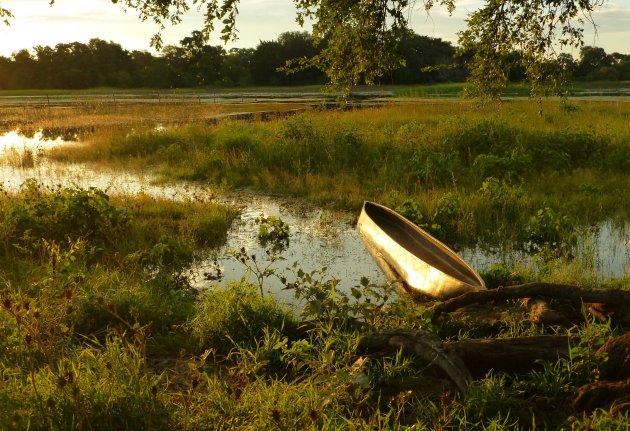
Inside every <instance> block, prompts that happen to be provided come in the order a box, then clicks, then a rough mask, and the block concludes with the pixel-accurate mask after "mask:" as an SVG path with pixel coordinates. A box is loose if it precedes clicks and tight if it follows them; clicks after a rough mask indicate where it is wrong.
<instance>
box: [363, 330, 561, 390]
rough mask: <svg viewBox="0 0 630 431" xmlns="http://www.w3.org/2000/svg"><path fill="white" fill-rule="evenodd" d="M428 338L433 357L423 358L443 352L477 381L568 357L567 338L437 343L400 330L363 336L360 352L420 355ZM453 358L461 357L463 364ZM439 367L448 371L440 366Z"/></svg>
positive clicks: (549, 337)
mask: <svg viewBox="0 0 630 431" xmlns="http://www.w3.org/2000/svg"><path fill="white" fill-rule="evenodd" d="M428 338H430V339H431V340H432V341H431V346H430V349H431V352H433V353H431V354H432V355H433V356H431V357H429V356H427V354H426V353H424V355H423V356H422V357H423V358H425V359H429V358H433V359H432V360H433V361H435V358H436V357H437V356H438V355H437V354H436V353H435V352H440V353H441V354H443V355H444V356H445V357H447V358H449V366H450V367H454V366H459V367H465V368H466V372H465V373H463V374H464V375H466V374H469V375H472V376H473V377H475V378H478V377H483V376H485V375H486V374H487V373H488V372H489V371H491V370H495V371H506V372H512V373H521V372H526V371H528V370H530V369H532V368H534V367H535V365H536V361H538V360H545V361H556V360H558V358H561V357H566V356H568V349H569V342H570V339H569V337H567V336H561V335H541V336H538V337H522V338H503V339H487V340H461V341H454V342H451V343H442V342H439V343H438V342H437V341H436V339H437V337H435V335H432V334H427V333H424V332H421V331H411V330H399V331H388V332H382V333H377V334H372V335H369V336H367V337H364V338H363V339H361V342H360V343H359V353H361V354H368V355H373V356H389V355H394V354H396V352H397V351H398V350H400V349H402V350H403V352H404V353H407V354H416V355H418V353H419V352H426V350H427V342H426V340H427V339H428ZM437 340H439V339H437ZM453 358H459V360H460V361H457V360H455V359H453ZM436 365H438V366H439V367H440V368H442V369H445V367H444V366H441V365H440V364H439V363H436ZM445 371H447V370H445ZM447 374H449V375H450V372H449V371H447ZM463 380H469V379H463ZM460 386H461V385H460Z"/></svg>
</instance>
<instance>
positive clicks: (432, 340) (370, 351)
mask: <svg viewBox="0 0 630 431" xmlns="http://www.w3.org/2000/svg"><path fill="white" fill-rule="evenodd" d="M401 349H402V351H403V353H406V354H413V355H416V356H418V357H420V358H421V359H423V360H424V361H425V362H426V363H428V364H429V365H432V366H436V367H437V368H439V369H441V370H442V371H443V372H444V373H445V374H446V375H447V376H448V377H449V378H450V379H451V381H453V383H455V385H456V386H457V389H458V390H459V392H460V394H462V395H463V396H465V395H466V391H467V390H468V385H469V384H470V383H471V382H472V376H471V374H470V372H469V371H468V367H467V366H466V364H464V363H463V362H462V360H461V359H460V358H459V357H458V356H457V355H455V354H453V353H450V352H448V351H445V350H444V345H443V343H442V340H440V338H439V337H437V336H436V335H434V334H429V333H427V332H422V331H414V330H404V329H402V330H396V331H387V332H380V333H375V334H371V335H369V336H367V337H364V338H362V339H361V340H360V341H359V346H358V348H357V352H358V353H360V354H364V355H370V356H394V355H395V354H396V353H397V352H398V351H399V350H401Z"/></svg>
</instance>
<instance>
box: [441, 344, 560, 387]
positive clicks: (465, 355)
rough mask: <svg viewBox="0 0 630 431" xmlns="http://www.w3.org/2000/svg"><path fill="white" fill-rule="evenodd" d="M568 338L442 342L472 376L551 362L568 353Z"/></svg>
mask: <svg viewBox="0 0 630 431" xmlns="http://www.w3.org/2000/svg"><path fill="white" fill-rule="evenodd" d="M570 341H571V340H570V338H569V337H567V336H563V335H541V336H537V337H521V338H496V339H486V340H476V339H472V340H461V341H454V342H451V343H445V344H444V349H445V350H446V351H447V352H452V353H453V354H455V355H457V356H459V357H460V358H461V360H462V361H463V362H464V363H465V364H466V366H467V367H468V369H469V370H470V373H471V374H472V376H473V377H475V378H481V377H484V376H485V375H486V374H487V373H488V372H489V371H492V370H494V371H505V372H509V373H524V372H527V371H529V370H531V369H533V368H535V367H536V361H539V360H543V361H548V362H555V361H557V360H558V359H559V358H564V357H567V356H568V355H569V343H570Z"/></svg>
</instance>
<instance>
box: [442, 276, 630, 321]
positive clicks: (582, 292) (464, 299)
mask: <svg viewBox="0 0 630 431" xmlns="http://www.w3.org/2000/svg"><path fill="white" fill-rule="evenodd" d="M531 297H543V298H562V299H568V300H571V301H574V302H582V303H604V304H613V305H628V304H630V291H627V290H619V289H581V288H579V287H576V286H571V285H566V284H552V283H527V284H521V285H515V286H509V287H499V288H497V289H492V290H480V291H475V292H468V293H465V294H463V295H460V296H457V297H455V298H452V299H449V300H447V301H444V302H442V303H440V304H437V305H436V306H435V307H433V313H434V314H433V318H434V319H436V318H437V317H438V316H439V315H440V314H442V313H450V312H451V311H454V310H457V309H459V308H462V307H465V306H467V305H470V304H475V303H480V302H490V301H504V300H507V299H521V298H531Z"/></svg>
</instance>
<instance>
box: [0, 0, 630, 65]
mask: <svg viewBox="0 0 630 431" xmlns="http://www.w3.org/2000/svg"><path fill="white" fill-rule="evenodd" d="M49 3H50V0H0V7H4V8H7V9H10V10H11V11H12V12H13V14H14V15H15V18H14V19H13V20H12V21H11V26H10V27H5V26H4V25H2V24H0V55H4V56H9V55H11V53H13V52H15V51H17V50H20V49H23V48H27V49H30V48H32V47H34V46H36V45H50V46H54V45H56V44H57V43H69V42H77V41H78V42H87V41H89V40H90V39H92V38H99V39H103V40H106V41H113V42H116V43H119V44H121V45H122V46H123V48H125V49H128V50H133V49H138V50H151V49H150V46H149V42H150V39H151V36H153V35H154V34H155V33H156V31H157V26H156V25H155V24H154V23H153V22H140V21H139V20H138V18H137V15H136V12H135V11H133V10H130V11H128V12H126V13H125V12H124V11H122V10H121V8H120V6H118V5H115V4H112V2H111V0H56V3H55V5H54V6H53V7H50V6H49ZM418 3H419V4H420V3H421V2H420V1H418ZM481 4H482V1H480V0H458V2H457V5H458V7H457V10H456V11H455V13H454V14H453V16H449V15H448V13H446V11H445V10H443V9H440V8H435V9H434V10H433V11H431V13H430V14H429V15H427V13H426V12H425V11H424V10H422V9H419V8H418V9H417V10H414V11H413V12H412V14H411V15H410V16H411V26H412V28H413V29H414V30H415V31H416V32H417V33H419V34H422V35H426V36H431V37H439V38H442V39H444V40H447V41H450V42H453V43H454V44H455V43H456V42H457V32H458V31H460V30H462V29H464V27H465V21H464V20H465V19H466V17H467V15H468V14H469V13H470V12H472V11H474V10H475V9H476V8H478V7H479V6H480V5H481ZM594 19H595V21H596V22H597V24H598V26H599V27H598V29H597V32H595V31H594V30H593V28H592V26H590V27H587V28H586V32H585V43H586V44H587V45H592V46H600V47H602V48H604V49H605V50H606V51H607V52H621V53H624V54H630V43H628V41H630V1H628V0H609V1H608V2H607V4H606V5H605V6H604V7H603V8H601V9H599V10H598V11H597V12H596V13H595V14H594ZM202 22H203V19H202V14H201V13H200V12H198V11H196V10H192V11H190V12H189V13H187V14H186V15H185V16H184V19H183V22H182V23H180V24H178V25H177V26H167V28H166V30H164V31H163V34H162V35H163V39H164V42H165V44H178V42H179V41H180V40H181V39H183V38H184V37H186V36H188V35H190V34H191V32H192V31H193V30H195V29H199V28H200V27H201V25H202ZM237 29H238V31H239V39H238V41H236V42H235V43H230V44H228V45H227V46H226V48H228V49H229V48H231V47H255V46H256V45H257V44H258V42H259V41H261V40H273V39H276V38H277V37H278V35H279V34H280V33H283V32H285V31H296V30H310V27H309V26H307V27H306V28H304V29H302V28H301V27H300V26H299V25H298V24H297V23H296V22H295V8H294V5H293V2H292V0H241V1H240V6H239V16H238V18H237ZM210 43H211V44H213V45H218V44H222V42H221V41H220V40H219V38H218V36H216V37H214V38H213V39H211V41H210ZM571 53H572V54H573V56H574V57H577V56H578V52H571Z"/></svg>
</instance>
